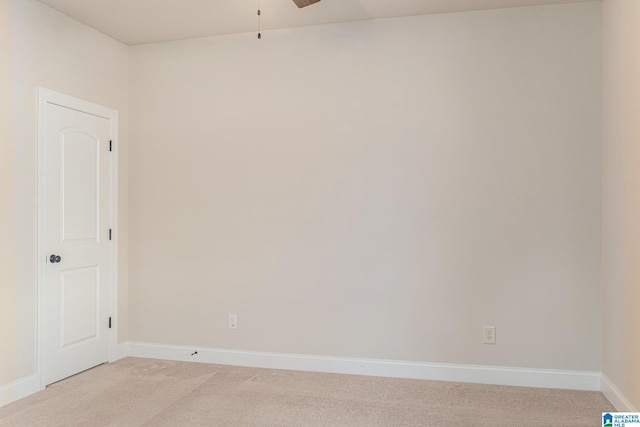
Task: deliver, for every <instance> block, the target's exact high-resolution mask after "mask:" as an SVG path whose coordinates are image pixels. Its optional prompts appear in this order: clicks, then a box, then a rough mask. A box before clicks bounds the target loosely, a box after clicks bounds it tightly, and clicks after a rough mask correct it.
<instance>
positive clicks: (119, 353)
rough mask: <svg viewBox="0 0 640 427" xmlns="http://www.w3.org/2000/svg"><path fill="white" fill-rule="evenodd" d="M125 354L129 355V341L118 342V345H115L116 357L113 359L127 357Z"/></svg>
mask: <svg viewBox="0 0 640 427" xmlns="http://www.w3.org/2000/svg"><path fill="white" fill-rule="evenodd" d="M127 356H129V343H128V342H121V343H118V345H117V347H116V359H115V360H120V359H122V358H123V357H127ZM115 360H113V362H115Z"/></svg>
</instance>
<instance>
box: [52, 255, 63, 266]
mask: <svg viewBox="0 0 640 427" xmlns="http://www.w3.org/2000/svg"><path fill="white" fill-rule="evenodd" d="M60 261H62V257H61V256H60V255H51V256H50V257H49V262H51V264H55V263H57V262H60Z"/></svg>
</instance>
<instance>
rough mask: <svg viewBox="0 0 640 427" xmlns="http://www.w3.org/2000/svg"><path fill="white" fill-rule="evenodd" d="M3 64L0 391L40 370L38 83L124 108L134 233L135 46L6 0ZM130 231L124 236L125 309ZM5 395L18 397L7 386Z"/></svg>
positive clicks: (0, 32) (1, 6) (0, 5)
mask: <svg viewBox="0 0 640 427" xmlns="http://www.w3.org/2000/svg"><path fill="white" fill-rule="evenodd" d="M0 64H2V67H1V68H0V70H1V71H0V72H1V73H2V75H0V81H1V82H0V85H2V86H0V88H1V89H2V92H1V96H0V111H1V112H2V113H3V114H2V120H1V122H2V124H3V127H2V128H0V130H1V131H2V133H1V134H0V137H1V141H0V166H1V167H0V190H1V191H0V206H2V208H1V209H0V243H1V244H0V295H1V297H0V391H3V392H7V393H11V390H12V388H11V384H15V383H16V382H20V381H21V380H23V379H24V378H27V377H29V376H32V375H33V374H35V372H36V365H35V363H36V361H35V351H36V325H35V319H36V91H37V87H38V86H43V87H46V88H48V89H51V90H55V91H59V92H63V93H66V94H68V95H72V96H75V97H78V98H82V99H86V100H89V101H92V102H95V103H98V104H102V105H105V106H108V107H111V108H114V109H117V110H119V112H120V132H119V133H120V144H121V145H120V155H121V163H120V166H121V171H120V178H121V182H120V188H121V196H122V200H121V201H120V206H121V207H122V208H123V210H122V211H121V217H120V223H121V224H123V226H124V230H125V233H126V224H127V217H126V201H127V183H126V179H127V173H126V165H127V162H126V153H127V124H128V117H127V115H128V105H127V102H128V95H127V90H128V87H127V80H128V73H127V66H128V65H127V64H128V50H127V47H126V46H124V45H122V44H120V43H118V42H116V41H114V40H112V39H110V38H108V37H106V36H104V35H102V34H100V33H97V32H95V31H93V30H91V29H89V28H88V27H86V26H84V25H81V24H79V23H78V22H76V21H74V20H72V19H70V18H68V17H66V16H64V15H62V14H60V13H58V12H55V11H53V10H52V9H50V8H48V7H46V6H44V5H42V4H41V3H38V2H36V1H33V0H0ZM123 159H124V161H123ZM125 233H123V231H122V230H121V233H120V235H119V237H120V242H119V243H120V251H121V252H120V255H121V264H120V265H121V277H120V281H121V284H122V285H123V288H122V289H121V296H122V298H123V300H121V305H122V306H123V307H124V310H126V278H127V271H126V265H127V263H126V256H127V254H126V234H125ZM121 326H122V329H121V330H120V333H121V335H122V336H121V339H126V328H125V327H124V326H125V324H124V323H123V322H122V321H121ZM5 398H11V396H8V397H7V395H4V394H1V393H0V401H2V399H5ZM0 404H1V403H0Z"/></svg>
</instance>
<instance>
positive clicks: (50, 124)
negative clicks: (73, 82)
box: [41, 103, 111, 384]
mask: <svg viewBox="0 0 640 427" xmlns="http://www.w3.org/2000/svg"><path fill="white" fill-rule="evenodd" d="M44 105H45V106H44V108H45V109H46V110H45V111H44V116H43V117H44V118H45V119H44V120H43V122H44V123H41V126H43V127H44V128H43V129H42V130H41V132H42V133H41V135H42V136H41V138H43V141H41V149H44V152H45V153H44V158H43V164H42V166H43V167H44V168H45V171H44V177H45V185H44V186H43V187H44V188H43V190H44V192H45V195H44V196H45V203H44V204H45V206H46V210H45V212H44V218H43V220H44V223H45V227H44V230H45V231H46V236H45V238H44V240H45V242H46V243H45V244H44V246H45V247H46V251H47V255H46V261H45V260H43V261H44V262H46V268H44V289H43V291H44V303H45V310H44V322H43V329H44V330H43V334H44V339H43V345H44V349H43V350H44V355H43V359H42V360H43V364H44V381H45V384H51V383H53V382H56V381H59V380H61V379H63V378H66V377H68V376H71V375H73V374H76V373H78V372H81V371H83V370H86V369H88V368H91V367H93V366H96V365H99V364H101V363H104V362H106V361H108V359H109V327H110V319H109V316H110V314H109V308H110V303H109V296H110V289H109V287H110V286H111V278H110V274H111V273H110V272H111V268H110V263H111V259H110V230H109V229H110V222H111V219H110V167H109V166H110V163H109V162H110V160H109V156H110V151H109V150H110V147H109V145H110V136H111V122H110V120H109V119H107V118H103V117H99V116H96V115H93V114H89V113H85V112H81V111H78V110H75V109H71V108H67V107H62V106H59V105H55V104H53V103H46V104H44ZM42 145H44V147H42Z"/></svg>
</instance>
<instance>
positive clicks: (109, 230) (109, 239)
mask: <svg viewBox="0 0 640 427" xmlns="http://www.w3.org/2000/svg"><path fill="white" fill-rule="evenodd" d="M109 240H111V229H109Z"/></svg>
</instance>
